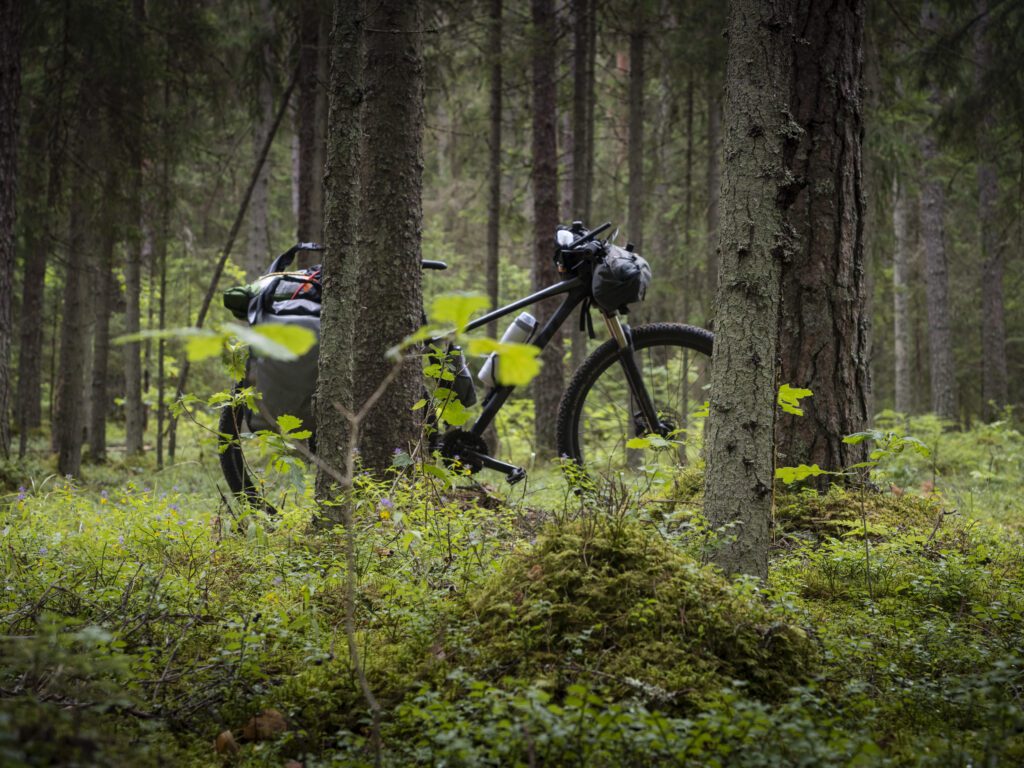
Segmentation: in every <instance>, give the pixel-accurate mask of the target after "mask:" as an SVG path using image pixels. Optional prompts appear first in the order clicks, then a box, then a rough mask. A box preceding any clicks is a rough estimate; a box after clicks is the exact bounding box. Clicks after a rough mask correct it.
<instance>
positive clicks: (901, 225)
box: [892, 179, 914, 414]
mask: <svg viewBox="0 0 1024 768" xmlns="http://www.w3.org/2000/svg"><path fill="white" fill-rule="evenodd" d="M892 196H893V204H892V228H893V235H894V238H893V239H894V241H895V242H894V248H893V257H892V316H893V323H892V324H893V349H894V352H893V356H894V358H895V359H894V365H895V381H896V384H895V408H896V410H897V411H898V412H899V413H903V414H910V413H912V412H913V410H914V405H913V387H912V386H911V376H910V306H909V296H908V293H909V291H910V285H909V283H908V276H909V269H910V246H911V241H910V221H909V208H910V204H909V201H908V200H907V192H906V189H904V185H903V184H900V182H899V179H893V182H892Z"/></svg>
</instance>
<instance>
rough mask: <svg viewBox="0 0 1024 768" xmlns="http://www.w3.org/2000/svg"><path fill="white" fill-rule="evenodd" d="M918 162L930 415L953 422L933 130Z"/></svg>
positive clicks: (925, 135) (923, 139)
mask: <svg viewBox="0 0 1024 768" xmlns="http://www.w3.org/2000/svg"><path fill="white" fill-rule="evenodd" d="M921 28H922V31H923V32H925V33H926V34H934V33H935V32H936V31H937V29H938V17H937V15H936V13H935V9H934V8H933V7H932V4H931V2H929V0H925V2H923V3H922V5H921ZM928 101H929V103H930V104H931V106H932V109H933V110H937V109H938V107H939V104H940V102H941V96H940V94H939V90H938V88H937V87H935V86H931V87H930V92H929V96H928ZM918 147H919V149H920V152H921V159H922V160H923V161H924V162H923V165H922V168H921V172H922V179H921V239H922V241H924V256H925V286H926V288H927V299H928V357H929V364H930V380H931V391H932V411H934V412H935V413H936V414H938V415H939V416H940V417H942V418H943V419H947V420H949V421H952V422H956V421H957V395H956V367H955V364H954V362H953V333H952V321H951V319H950V313H949V268H948V265H947V260H946V243H945V240H946V232H945V229H946V228H945V216H946V210H945V209H946V191H945V189H944V188H943V183H942V180H941V179H940V178H939V177H938V176H937V175H936V171H935V163H936V158H937V157H938V154H939V151H938V146H937V142H936V140H935V133H934V128H933V127H932V126H931V125H927V126H925V128H924V130H922V132H921V135H920V138H919V140H918Z"/></svg>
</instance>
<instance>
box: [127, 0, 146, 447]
mask: <svg viewBox="0 0 1024 768" xmlns="http://www.w3.org/2000/svg"><path fill="white" fill-rule="evenodd" d="M132 7H133V22H134V25H133V26H134V34H135V40H136V45H137V46H139V48H140V49H141V47H142V45H143V39H142V34H143V23H144V21H145V4H144V2H143V0H133V3H132ZM129 88H130V93H129V104H128V111H129V113H130V114H131V117H130V120H131V127H130V128H129V139H128V142H129V146H128V159H129V163H130V170H129V173H130V178H131V191H130V193H129V194H130V198H131V202H130V206H129V210H130V214H131V220H130V223H129V238H128V262H127V264H126V265H125V271H124V291H125V319H124V330H125V333H127V334H134V333H138V332H139V329H140V325H141V320H142V318H141V313H140V307H141V299H142V248H143V205H142V173H143V169H142V164H143V157H142V141H143V136H142V133H143V113H144V110H145V91H144V84H143V82H142V73H141V72H138V71H136V72H133V73H132V76H131V79H130V86H129ZM123 354H124V416H125V425H124V430H125V455H127V456H134V455H136V454H139V453H142V442H143V432H144V430H145V424H144V421H143V419H144V416H143V413H142V358H141V347H140V345H139V343H138V342H137V341H134V342H129V343H127V344H125V345H124V347H123Z"/></svg>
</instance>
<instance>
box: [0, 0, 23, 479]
mask: <svg viewBox="0 0 1024 768" xmlns="http://www.w3.org/2000/svg"><path fill="white" fill-rule="evenodd" d="M21 8H22V3H21V0H0V456H2V457H3V458H5V459H6V458H7V457H8V456H9V455H10V448H11V428H10V412H11V389H12V387H11V383H12V382H11V368H10V362H11V339H12V338H14V311H13V310H14V308H13V307H12V305H11V300H12V298H13V295H14V285H13V282H12V276H13V275H14V217H15V206H14V201H15V193H16V191H17V161H18V102H19V101H20V100H21V31H22V30H21Z"/></svg>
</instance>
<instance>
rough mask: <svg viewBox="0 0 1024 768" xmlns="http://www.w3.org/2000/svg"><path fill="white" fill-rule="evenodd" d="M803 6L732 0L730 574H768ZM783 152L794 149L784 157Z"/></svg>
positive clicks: (725, 299) (723, 328) (709, 505)
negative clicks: (796, 57) (790, 128)
mask: <svg viewBox="0 0 1024 768" xmlns="http://www.w3.org/2000/svg"><path fill="white" fill-rule="evenodd" d="M794 5H795V0H776V1H775V2H766V1H765V0H733V2H732V5H731V7H730V18H729V33H728V34H729V56H728V64H727V77H726V99H725V104H726V121H725V166H724V173H723V180H722V194H721V205H722V212H723V214H724V216H723V224H722V227H721V230H720V240H719V258H720V261H721V270H722V274H721V279H720V281H719V290H718V294H717V298H716V309H717V323H716V328H715V351H714V359H713V370H712V379H711V395H710V416H709V419H708V423H707V427H706V430H705V444H706V450H707V472H706V476H705V484H706V492H705V502H704V512H705V515H706V516H707V517H708V519H709V520H710V522H711V525H712V527H713V528H714V529H715V530H719V531H720V539H719V542H718V545H717V548H716V549H715V550H714V552H713V554H712V558H713V559H714V561H715V562H716V563H718V564H719V565H720V566H721V567H722V568H723V569H724V570H725V571H727V572H729V573H737V572H739V573H748V574H754V575H756V576H760V577H761V578H764V577H766V576H767V574H768V527H769V520H770V517H771V504H772V485H773V482H774V463H773V460H772V456H773V436H774V424H775V407H776V406H775V390H776V377H775V358H776V351H777V332H778V319H779V307H780V301H781V291H780V285H779V281H780V276H781V271H782V261H783V260H784V259H785V258H786V257H787V256H789V255H791V254H792V253H793V251H794V248H793V243H792V233H791V231H790V230H789V228H788V226H787V224H786V214H787V208H788V206H789V205H790V204H791V202H792V191H791V189H790V187H789V184H790V179H789V175H788V169H787V167H786V157H785V154H788V150H790V149H791V147H789V146H787V145H788V144H789V142H791V141H792V139H788V140H787V138H786V137H787V135H791V133H788V132H787V121H786V120H785V119H784V116H785V115H787V114H788V112H789V104H790V98H789V96H790V90H789V89H790V76H791V70H792V53H791V46H790V42H789V41H790V39H791V38H792V36H793V35H794V33H795V31H796V30H795V28H794V26H793V10H794ZM784 149H785V150H787V152H786V153H784Z"/></svg>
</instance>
